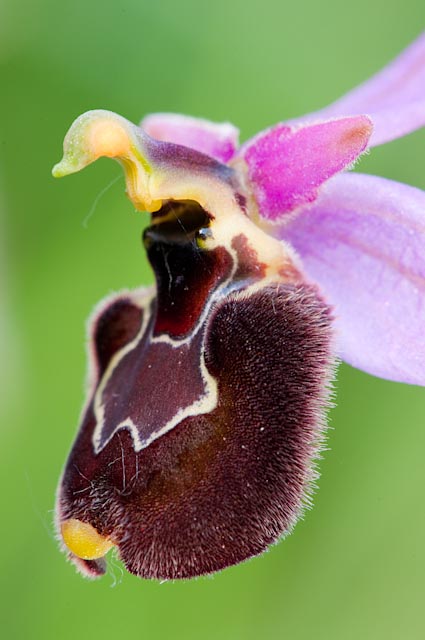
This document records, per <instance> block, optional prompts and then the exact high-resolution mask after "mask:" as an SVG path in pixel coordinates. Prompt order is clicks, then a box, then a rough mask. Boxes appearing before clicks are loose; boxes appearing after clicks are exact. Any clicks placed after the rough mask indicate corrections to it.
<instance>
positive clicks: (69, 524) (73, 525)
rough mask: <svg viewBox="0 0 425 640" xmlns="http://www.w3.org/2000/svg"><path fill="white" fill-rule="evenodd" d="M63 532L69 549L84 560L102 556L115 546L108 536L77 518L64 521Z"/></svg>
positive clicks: (63, 537)
mask: <svg viewBox="0 0 425 640" xmlns="http://www.w3.org/2000/svg"><path fill="white" fill-rule="evenodd" d="M61 532H62V539H63V541H64V543H65V544H66V546H67V547H68V549H69V550H70V551H71V552H72V553H73V554H74V555H76V556H78V557H79V558H82V559H83V560H96V559H98V558H102V557H103V556H104V555H105V554H106V553H107V552H108V551H109V549H111V547H113V546H114V543H113V542H112V541H111V540H110V539H109V538H108V537H106V536H101V535H100V533H98V532H97V531H96V529H95V528H94V527H92V525H91V524H89V523H88V522H82V521H81V520H77V519H76V518H71V519H70V520H65V522H62V525H61Z"/></svg>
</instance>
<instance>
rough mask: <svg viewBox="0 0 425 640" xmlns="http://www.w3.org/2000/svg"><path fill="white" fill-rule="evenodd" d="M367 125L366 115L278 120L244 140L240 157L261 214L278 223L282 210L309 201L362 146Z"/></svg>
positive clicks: (352, 158)
mask: <svg viewBox="0 0 425 640" xmlns="http://www.w3.org/2000/svg"><path fill="white" fill-rule="evenodd" d="M372 128H373V125H372V122H371V120H370V119H369V118H368V117H367V116H355V117H350V118H339V119H337V120H330V121H328V122H320V123H317V124H311V125H306V126H301V127H298V128H294V127H288V126H287V125H285V124H279V125H277V126H276V127H273V128H272V129H269V130H267V131H265V132H263V133H260V134H259V135H258V136H256V137H255V138H253V139H252V140H250V141H249V142H248V143H246V145H244V146H243V147H242V148H241V151H240V156H242V157H243V158H244V160H245V162H246V164H247V167H248V178H249V182H250V185H251V188H252V190H253V193H254V196H255V199H256V202H257V205H258V208H259V213H260V215H261V217H262V218H265V219H266V220H268V221H269V222H279V219H280V218H281V217H282V216H283V215H284V214H286V213H289V212H291V211H294V210H295V209H297V208H298V207H300V206H303V205H305V204H308V203H311V202H313V201H314V200H315V199H316V198H317V195H318V189H319V187H320V186H321V185H322V184H323V183H324V182H325V181H326V180H329V178H331V177H332V176H334V175H335V174H336V173H339V172H340V171H342V170H343V169H345V168H347V167H349V166H350V165H352V164H353V162H354V161H355V160H356V159H357V158H358V157H359V155H360V154H361V153H362V152H363V151H364V150H365V149H366V146H367V143H368V140H369V138H370V135H371V133H372Z"/></svg>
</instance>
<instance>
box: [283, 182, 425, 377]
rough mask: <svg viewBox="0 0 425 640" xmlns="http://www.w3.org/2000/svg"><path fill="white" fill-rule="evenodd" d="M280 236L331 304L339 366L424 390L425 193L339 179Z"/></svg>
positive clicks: (411, 189)
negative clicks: (346, 365) (343, 363)
mask: <svg viewBox="0 0 425 640" xmlns="http://www.w3.org/2000/svg"><path fill="white" fill-rule="evenodd" d="M281 236H282V237H283V238H284V239H285V240H287V241H289V242H290V243H291V244H292V245H293V246H294V247H295V249H296V250H297V251H298V253H299V255H300V256H301V259H302V261H303V264H304V268H305V272H306V275H307V276H308V277H309V278H310V279H311V280H314V281H316V282H317V283H318V284H319V286H320V288H321V290H322V291H323V293H324V295H325V297H326V298H327V299H328V301H329V302H330V303H331V304H333V305H334V307H335V314H336V327H337V330H338V339H339V344H340V350H341V356H342V357H343V358H344V360H346V361H347V362H349V363H350V364H352V365H353V366H355V367H358V368H360V369H364V370H365V371H367V372H369V373H371V374H373V375H377V376H380V377H382V378H388V379H390V380H398V381H402V382H409V383H412V384H421V385H425V192H423V191H420V190H418V189H415V188H413V187H409V186H407V185H402V184H399V183H396V182H392V181H390V180H385V179H383V178H377V177H374V176H366V175H360V174H344V175H340V176H337V177H335V178H334V179H333V180H331V181H330V182H329V183H328V184H327V185H326V187H325V188H324V189H323V191H322V193H321V195H320V198H319V200H318V201H317V202H316V203H315V204H314V206H312V207H311V208H310V209H306V210H305V211H304V212H302V213H301V214H300V215H299V216H298V217H296V218H292V219H289V220H288V223H287V225H286V226H285V227H282V229H281Z"/></svg>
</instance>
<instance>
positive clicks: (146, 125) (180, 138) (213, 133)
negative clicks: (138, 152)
mask: <svg viewBox="0 0 425 640" xmlns="http://www.w3.org/2000/svg"><path fill="white" fill-rule="evenodd" d="M140 126H141V127H142V128H143V129H144V130H145V131H146V133H147V134H148V135H149V136H151V137H152V138H156V139H157V140H162V141H164V142H174V143H175V144H181V145H184V146H185V147H191V148H192V149H196V150H197V151H201V152H202V153H205V154H206V155H208V156H211V157H212V158H215V159H216V160H220V162H228V161H229V160H230V159H231V158H232V157H233V156H234V154H235V151H236V149H237V147H238V140H239V131H238V129H236V127H234V126H233V125H232V124H229V123H228V122H224V123H220V124H218V123H215V122H210V121H209V120H202V119H201V118H191V117H189V116H181V115H178V114H176V113H153V114H151V115H148V116H146V117H145V118H144V119H143V120H142V122H141V123H140Z"/></svg>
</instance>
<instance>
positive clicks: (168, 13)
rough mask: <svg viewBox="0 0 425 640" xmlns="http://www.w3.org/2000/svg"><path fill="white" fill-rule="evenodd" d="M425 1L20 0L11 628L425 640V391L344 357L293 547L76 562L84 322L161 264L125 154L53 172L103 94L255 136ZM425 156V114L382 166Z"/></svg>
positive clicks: (12, 58) (8, 458)
mask: <svg viewBox="0 0 425 640" xmlns="http://www.w3.org/2000/svg"><path fill="white" fill-rule="evenodd" d="M424 18H425V9H424V5H423V0H403V2H398V3H392V4H391V3H388V2H376V1H374V0H358V1H357V2H355V3H351V4H347V3H342V2H337V1H336V0H334V1H332V2H327V3H324V4H323V3H318V2H315V1H314V0H310V1H309V2H295V3H284V2H282V1H281V0H261V1H260V0H251V2H250V3H247V2H243V1H242V0H237V1H234V0H215V2H211V3H202V2H199V1H198V2H196V1H195V0H192V1H184V0H181V1H177V2H172V1H166V2H164V1H158V0H157V1H156V2H152V3H148V2H146V1H145V0H137V1H136V0H133V1H129V0H122V1H121V2H112V1H111V0H106V2H105V1H101V0H92V1H89V0H84V1H83V0H73V2H72V3H67V2H57V1H53V0H39V1H38V2H36V3H35V2H29V1H28V0H25V1H24V2H13V1H12V0H1V2H0V78H1V99H0V111H1V118H0V129H1V132H0V133H1V135H0V288H1V296H0V304H1V306H0V349H1V356H0V389H1V391H0V394H1V401H0V421H1V431H0V441H1V450H2V460H3V462H2V464H1V465H0V480H1V487H2V490H1V493H2V503H1V512H2V515H1V525H0V531H1V538H2V540H1V551H0V554H1V559H0V560H1V565H0V581H1V582H0V586H1V590H2V593H1V594H0V607H1V610H2V611H1V618H0V628H1V635H2V638H5V639H6V638H7V639H15V638H17V639H26V638H31V639H32V638H35V639H39V638H43V639H49V638H61V639H63V640H68V639H72V640H75V638H78V640H86V639H88V638H90V639H92V638H104V639H105V640H107V639H109V638H117V637H119V638H127V637H128V638H130V637H131V638H136V639H138V638H149V639H150V640H156V639H159V638H165V637H172V638H175V639H176V640H180V639H185V640H190V639H192V638H196V639H198V638H201V639H206V640H210V639H211V640H212V639H216V638H220V639H223V640H227V639H238V638H244V639H247V640H249V639H251V638H252V639H254V638H266V639H269V638H270V639H274V638H294V639H298V638H300V639H304V638H318V639H322V638H323V639H329V640H333V639H344V640H345V639H347V640H350V639H352V638H356V639H357V638H362V639H374V640H376V639H381V638H382V639H383V638H385V639H392V638H394V639H399V638H403V639H405V638H406V639H409V640H410V639H416V638H418V639H419V638H424V637H425V606H424V587H425V546H424V544H423V541H424V538H425V514H424V505H423V495H424V486H425V465H424V462H423V460H424V450H425V429H424V413H425V396H424V392H423V390H421V389H418V388H413V387H407V386H403V385H396V384H392V383H389V382H385V381H381V380H377V379H373V378H371V377H369V376H367V375H365V374H362V373H360V372H358V371H355V370H352V369H350V368H349V367H345V366H343V367H342V368H341V369H340V372H339V376H338V385H337V390H338V393H337V401H338V407H337V408H336V409H335V410H333V411H332V415H331V424H332V427H333V429H332V430H331V431H330V433H329V450H328V451H327V452H326V454H325V458H324V460H323V462H322V464H321V471H322V478H321V481H320V490H319V492H318V493H317V495H316V497H315V506H314V509H313V510H312V511H310V512H309V513H308V514H307V516H306V517H305V519H304V520H303V521H302V522H300V523H299V524H298V525H297V527H296V530H295V532H294V533H293V535H292V536H290V537H289V538H288V539H287V540H286V541H285V542H282V543H281V544H279V545H277V546H275V547H274V548H273V549H272V550H271V551H270V552H269V553H267V554H266V555H265V556H263V557H261V558H258V559H255V560H253V561H251V562H249V563H246V564H244V565H241V566H238V567H235V568H232V569H229V570H227V571H224V572H223V573H221V574H219V575H217V576H215V577H213V578H204V579H199V580H197V581H193V582H186V583H174V584H172V583H167V584H162V585H161V584H157V583H153V582H146V581H140V580H138V579H136V578H135V577H133V576H131V575H127V574H126V575H122V571H121V570H120V567H119V563H118V562H117V561H115V562H113V563H112V566H111V564H110V573H109V574H108V575H107V576H106V577H104V578H103V579H102V580H100V581H97V582H88V581H85V580H84V579H83V578H81V577H80V576H78V575H77V574H76V573H75V571H74V568H73V567H72V566H71V565H69V564H67V563H66V562H65V559H64V557H62V556H61V555H60V554H59V552H58V550H57V546H56V543H55V540H54V535H53V532H52V507H53V504H54V494H55V488H56V482H57V478H58V476H59V474H60V471H61V467H62V465H63V463H64V460H65V457H66V455H67V452H68V449H69V447H70V444H71V441H72V439H73V436H74V432H75V428H76V424H77V421H78V417H79V412H80V406H81V404H82V402H83V379H84V376H85V352H84V340H85V331H84V325H85V320H86V317H87V315H88V314H89V313H90V310H91V309H92V307H93V305H94V304H95V303H96V302H97V301H98V300H99V299H100V298H102V297H103V296H105V295H106V294H108V293H109V292H111V291H113V290H117V289H120V288H123V287H133V286H138V285H140V284H142V283H149V282H151V279H152V276H151V273H150V271H149V268H148V266H147V264H146V260H145V256H144V253H143V250H142V249H141V244H140V234H141V229H142V227H143V224H144V223H145V221H144V219H143V216H141V215H139V214H137V215H136V214H135V213H134V211H133V209H132V206H131V205H130V203H129V202H128V201H127V200H126V198H125V196H124V193H123V186H124V184H123V180H122V178H120V179H119V180H118V181H116V182H115V183H114V184H113V185H112V186H111V187H110V189H109V190H106V191H105V192H103V191H104V190H105V188H106V187H107V186H108V185H110V183H111V181H113V180H114V179H115V177H116V176H118V175H119V174H120V170H119V167H118V166H117V165H115V164H114V163H111V162H107V161H104V160H102V161H101V162H99V163H97V164H96V165H94V166H92V167H89V168H88V169H87V170H86V171H84V172H83V173H82V174H78V175H76V176H72V177H70V178H68V179H66V180H64V181H54V180H53V179H52V178H51V176H50V170H51V167H52V165H53V164H54V163H55V162H56V161H58V160H59V159H60V156H61V149H62V139H63V136H64V134H65V132H66V130H67V128H68V126H69V125H70V123H71V122H72V120H73V119H74V118H75V117H76V116H77V115H78V114H80V113H81V112H83V111H85V110H87V109H92V108H106V109H112V110H114V111H117V112H118V113H121V114H122V115H124V116H126V117H127V118H129V119H130V120H133V121H138V120H139V119H140V117H141V116H142V115H143V114H145V113H148V112H154V111H176V112H182V113H189V114H193V115H200V116H204V117H207V118H210V119H213V120H218V121H221V120H230V121H233V122H234V123H236V124H238V125H239V126H240V128H241V132H242V139H246V138H247V137H249V136H250V135H252V134H253V133H255V132H256V131H258V130H260V129H261V128H263V127H265V126H267V125H269V124H272V123H274V122H276V121H278V120H281V119H283V118H286V117H291V116H294V115H296V114H300V113H303V112H307V111H309V110H313V109H316V108H319V107H320V106H322V105H324V104H326V103H328V102H330V101H331V100H333V99H335V98H336V97H338V96H339V95H340V94H342V93H343V92H345V91H346V90H348V89H349V88H350V87H352V86H354V85H355V84H357V83H359V82H360V81H361V80H362V79H365V78H366V77H367V76H369V75H370V74H371V73H372V72H374V71H375V70H377V69H379V68H380V67H381V66H382V65H384V64H385V63H386V62H387V61H388V60H390V59H391V57H393V56H395V55H396V54H397V53H398V52H399V51H400V50H401V49H402V48H403V47H404V46H406V45H407V44H408V43H409V41H411V40H412V39H413V38H414V37H415V36H416V35H418V33H419V31H420V30H421V28H423V25H424ZM424 152H425V134H424V131H422V132H418V133H416V134H414V135H412V136H410V137H409V138H406V139H404V140H399V141H397V142H394V143H392V144H390V145H387V146H386V147H382V148H378V149H376V150H374V151H373V153H372V154H371V155H370V156H368V157H367V158H366V159H365V160H363V162H362V163H361V170H362V171H366V172H370V173H376V174H379V175H384V176H387V177H391V178H394V179H398V180H400V181H404V182H407V183H410V184H414V185H416V186H419V187H422V188H425V175H424V160H423V158H424ZM102 194H103V195H102ZM99 196H100V197H99ZM90 213H91V214H92V216H91V218H90V219H89V220H88V221H87V220H86V218H87V216H88V215H89V214H90ZM85 221H86V222H85Z"/></svg>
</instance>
